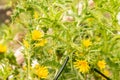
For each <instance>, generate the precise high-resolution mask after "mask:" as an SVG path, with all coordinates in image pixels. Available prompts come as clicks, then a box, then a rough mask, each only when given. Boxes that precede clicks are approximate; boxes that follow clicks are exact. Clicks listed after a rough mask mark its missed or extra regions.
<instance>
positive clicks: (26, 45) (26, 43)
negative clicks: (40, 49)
mask: <svg viewBox="0 0 120 80" xmlns="http://www.w3.org/2000/svg"><path fill="white" fill-rule="evenodd" d="M23 44H24V46H25V47H26V48H28V47H29V46H30V45H29V44H28V42H27V41H26V40H23Z"/></svg>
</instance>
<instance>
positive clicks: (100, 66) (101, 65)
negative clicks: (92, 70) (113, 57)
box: [97, 60, 106, 70]
mask: <svg viewBox="0 0 120 80" xmlns="http://www.w3.org/2000/svg"><path fill="white" fill-rule="evenodd" d="M97 65H98V67H99V68H100V69H101V70H102V69H104V68H105V65H106V63H105V61H104V60H101V61H98V63H97Z"/></svg>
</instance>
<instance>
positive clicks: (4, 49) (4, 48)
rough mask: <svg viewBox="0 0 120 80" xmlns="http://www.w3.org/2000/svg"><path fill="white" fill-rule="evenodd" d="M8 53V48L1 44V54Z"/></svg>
mask: <svg viewBox="0 0 120 80" xmlns="http://www.w3.org/2000/svg"><path fill="white" fill-rule="evenodd" d="M6 51H7V47H6V46H4V45H2V44H0V53H5V52H6Z"/></svg>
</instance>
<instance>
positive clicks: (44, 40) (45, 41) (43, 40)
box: [36, 39, 47, 47]
mask: <svg viewBox="0 0 120 80" xmlns="http://www.w3.org/2000/svg"><path fill="white" fill-rule="evenodd" d="M46 43H47V40H46V39H42V40H40V42H39V43H37V44H36V47H39V46H44V45H45V44H46Z"/></svg>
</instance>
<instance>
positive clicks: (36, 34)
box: [32, 30, 43, 40]
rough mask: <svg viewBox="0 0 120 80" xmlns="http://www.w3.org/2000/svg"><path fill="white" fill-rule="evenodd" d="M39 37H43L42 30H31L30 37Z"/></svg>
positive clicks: (36, 38)
mask: <svg viewBox="0 0 120 80" xmlns="http://www.w3.org/2000/svg"><path fill="white" fill-rule="evenodd" d="M41 37H43V33H42V32H40V31H39V30H33V31H32V39H33V40H38V39H40V38H41Z"/></svg>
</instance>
